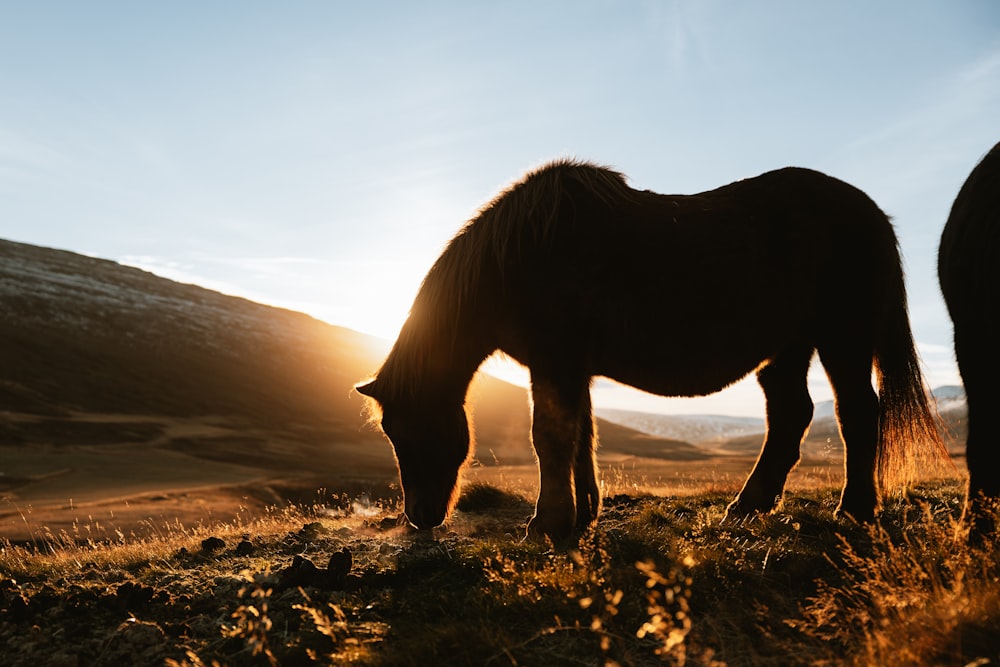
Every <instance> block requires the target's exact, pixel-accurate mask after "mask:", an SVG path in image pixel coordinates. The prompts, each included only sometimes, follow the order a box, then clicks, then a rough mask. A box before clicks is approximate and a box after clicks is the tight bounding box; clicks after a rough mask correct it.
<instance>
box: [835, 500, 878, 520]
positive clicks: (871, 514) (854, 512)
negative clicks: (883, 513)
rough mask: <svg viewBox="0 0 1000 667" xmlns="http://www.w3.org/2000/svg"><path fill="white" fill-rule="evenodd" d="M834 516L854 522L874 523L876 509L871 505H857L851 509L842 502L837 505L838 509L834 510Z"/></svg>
mask: <svg viewBox="0 0 1000 667" xmlns="http://www.w3.org/2000/svg"><path fill="white" fill-rule="evenodd" d="M833 518H834V519H838V520H840V519H843V520H847V521H853V522H854V523H874V522H875V510H874V508H871V507H856V508H854V509H851V508H849V507H845V506H844V505H843V504H841V505H838V506H837V509H835V510H833Z"/></svg>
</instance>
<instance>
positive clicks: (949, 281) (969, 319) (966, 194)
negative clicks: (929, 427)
mask: <svg viewBox="0 0 1000 667" xmlns="http://www.w3.org/2000/svg"><path fill="white" fill-rule="evenodd" d="M938 277H939V279H940V283H941V292H942V294H943V296H944V299H945V303H946V304H947V307H948V312H949V314H950V315H951V319H952V321H953V323H954V326H955V354H956V357H957V359H958V364H959V369H960V370H961V372H962V379H963V382H964V384H965V385H966V391H967V392H968V393H969V394H970V396H971V395H972V394H979V393H980V392H988V393H990V395H994V396H998V397H1000V390H998V389H995V388H994V387H995V386H996V382H995V373H996V372H997V371H1000V357H998V356H997V355H996V352H995V349H994V345H995V340H994V334H993V332H994V331H995V329H994V327H995V326H996V324H995V323H996V321H997V318H998V316H1000V144H997V145H996V146H994V147H993V149H992V150H991V151H990V152H989V153H987V155H986V156H985V157H984V158H983V160H982V161H981V162H980V163H979V164H978V165H977V166H976V167H975V168H974V169H973V170H972V172H971V173H970V174H969V176H968V178H967V179H966V181H965V183H964V184H963V185H962V188H961V190H960V191H959V193H958V196H957V197H956V198H955V202H954V204H953V205H952V209H951V213H950V214H949V216H948V221H947V223H946V224H945V227H944V231H943V232H942V234H941V245H940V248H939V251H938ZM973 400H974V399H973Z"/></svg>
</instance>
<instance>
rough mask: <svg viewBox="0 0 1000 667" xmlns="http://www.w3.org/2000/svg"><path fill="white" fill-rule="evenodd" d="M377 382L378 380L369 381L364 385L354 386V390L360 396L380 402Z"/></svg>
mask: <svg viewBox="0 0 1000 667" xmlns="http://www.w3.org/2000/svg"><path fill="white" fill-rule="evenodd" d="M377 382H378V380H369V381H368V382H365V383H364V384H356V385H354V390H355V391H356V392H358V393H359V394H361V395H362V396H367V397H369V398H374V399H376V400H378V387H377V386H376V383H377Z"/></svg>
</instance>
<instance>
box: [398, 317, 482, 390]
mask: <svg viewBox="0 0 1000 667" xmlns="http://www.w3.org/2000/svg"><path fill="white" fill-rule="evenodd" d="M422 334H424V335H425V334H426V332H414V331H412V330H411V331H404V335H401V336H400V338H399V340H397V341H396V345H395V346H394V348H393V350H392V352H390V354H389V357H388V359H386V364H385V365H384V366H383V367H382V371H381V372H380V373H379V375H380V376H382V375H385V376H386V377H384V378H383V379H384V380H387V381H388V383H389V384H390V385H391V386H393V387H394V388H395V389H396V392H398V393H399V394H401V395H403V394H410V395H411V396H414V397H416V396H420V397H424V398H425V399H426V400H428V401H430V402H432V403H433V402H435V401H440V400H445V401H459V402H462V401H464V400H465V394H466V391H467V390H468V387H469V383H470V382H472V377H473V375H475V373H476V371H477V370H478V369H479V366H480V365H481V364H482V363H483V361H484V360H485V359H486V357H488V356H489V355H490V354H492V353H493V351H494V350H493V349H489V345H488V344H479V345H477V344H475V343H476V341H477V337H475V336H466V335H462V334H457V335H454V336H451V335H449V336H447V337H446V339H445V340H440V339H433V340H431V339H427V338H425V337H424V335H422Z"/></svg>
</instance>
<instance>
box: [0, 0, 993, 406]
mask: <svg viewBox="0 0 1000 667" xmlns="http://www.w3.org/2000/svg"><path fill="white" fill-rule="evenodd" d="M0 62H3V63H4V64H3V65H2V66H0V99H2V100H3V104H2V105H0V237H3V238H7V239H12V240H17V241H23V242H28V243H34V244H38V245H44V246H51V247H57V248H64V249H68V250H73V251H77V252H85V253H89V254H93V255H97V256H100V257H105V258H109V259H114V260H118V261H122V262H127V263H131V264H136V265H140V266H143V267H145V268H148V269H151V270H154V271H156V272H158V273H160V274H162V275H165V276H168V277H172V278H177V279H181V280H184V281H187V282H195V283H199V284H202V285H205V286H208V287H212V288H216V289H220V290H222V291H225V292H228V293H232V294H239V295H243V296H248V297H250V298H253V299H255V300H258V301H263V302H266V303H273V304H277V305H282V306H286V307H291V308H295V309H298V310H303V311H305V312H308V313H310V314H312V315H315V316H317V317H319V318H321V319H324V320H326V321H328V322H330V323H333V324H338V325H343V326H348V327H351V328H354V329H358V330H360V331H364V332H368V333H374V334H377V335H381V336H384V337H387V338H392V337H393V336H394V335H395V333H396V331H397V330H398V327H399V325H400V324H401V322H402V320H403V319H404V317H405V315H406V311H407V308H408V306H409V303H410V300H411V299H412V297H413V294H414V293H415V291H416V288H417V286H418V284H419V281H420V279H421V278H422V277H423V274H424V273H425V272H426V270H427V268H428V267H429V266H430V264H431V263H432V262H433V260H434V258H435V257H436V256H437V254H438V253H439V252H440V250H441V248H442V246H443V244H444V243H445V242H446V241H447V240H448V238H450V236H451V235H452V234H453V233H454V232H455V231H456V230H457V229H458V228H459V226H460V225H461V224H462V223H463V222H464V221H465V220H467V219H468V218H469V217H470V216H471V215H473V214H474V212H475V211H476V209H477V208H478V207H479V206H480V205H481V204H482V203H484V202H485V201H487V200H489V199H490V198H491V197H492V196H493V195H494V194H495V193H496V191H497V190H498V189H500V188H501V187H503V186H504V185H505V184H506V183H508V182H509V181H511V180H512V179H515V178H517V177H518V176H519V175H520V174H521V173H523V172H524V171H525V170H527V169H530V168H532V167H535V166H537V165H539V164H540V163H542V162H544V161H546V160H549V159H552V158H556V157H561V156H573V157H577V158H581V159H589V160H594V161H597V162H601V163H604V164H608V165H611V166H613V167H615V168H617V169H619V170H621V171H623V172H625V173H626V174H627V175H628V176H629V178H630V180H631V181H632V183H633V185H635V186H636V187H639V188H648V189H652V190H657V191H661V192H678V193H687V192H696V191H700V190H706V189H710V188H713V187H716V186H718V185H721V184H723V183H727V182H730V181H733V180H736V179H739V178H744V177H748V176H753V175H756V174H758V173H761V172H763V171H767V170H769V169H774V168H777V167H782V166H786V165H799V166H806V167H812V168H815V169H819V170H821V171H825V172H827V173H829V174H831V175H834V176H837V177H839V178H842V179H844V180H846V181H848V182H851V183H853V184H854V185H856V186H858V187H860V188H861V189H863V190H865V191H866V192H867V193H868V194H869V195H871V196H872V197H873V198H874V199H875V201H876V202H878V203H879V205H880V206H882V208H883V209H885V210H886V211H887V212H888V213H889V214H890V215H892V216H893V218H894V220H895V223H896V228H897V232H898V235H899V237H900V240H901V245H902V250H903V254H904V261H905V263H906V268H907V272H908V274H907V276H908V287H909V290H910V308H911V317H912V321H913V328H914V334H915V336H916V338H917V340H918V342H919V344H920V349H921V353H922V355H923V358H924V361H925V364H926V366H927V369H928V371H929V375H930V379H931V382H932V383H933V384H935V385H940V384H946V383H955V382H957V373H956V371H955V368H954V364H953V362H952V353H951V349H950V344H951V326H950V323H949V321H948V319H947V315H946V313H945V310H944V306H943V302H942V301H941V298H940V296H939V290H938V288H937V279H936V273H935V253H936V248H937V242H938V238H939V235H940V230H941V227H942V225H943V224H944V221H945V219H946V217H947V214H948V210H949V208H950V206H951V202H952V200H953V199H954V197H955V194H957V192H958V188H959V187H960V185H961V183H962V181H963V180H964V179H965V177H966V175H967V174H968V172H969V171H970V170H971V169H972V167H973V166H974V165H975V163H976V162H977V161H978V160H979V158H980V157H981V156H982V155H983V154H984V153H985V152H986V151H987V150H988V149H989V148H990V147H991V146H992V145H993V144H994V143H996V142H997V141H998V140H1000V4H998V3H997V2H995V0H978V1H974V0H957V1H954V2H921V1H884V2H870V1H853V0H851V1H843V2H836V3H833V2H830V3H820V2H800V1H792V0H789V1H783V2H778V1H767V0H765V1H763V2H752V3H741V2H734V1H728V2H721V1H712V0H706V1H700V2H694V1H692V2H653V1H648V2H627V1H617V2H611V1H607V2H596V1H587V0H583V1H579V0H577V1H574V2H539V0H532V1H530V2H517V1H515V2H489V3H488V2H462V3H459V2H451V3H447V2H423V3H403V2H399V3H394V2H369V3H356V2H351V3H349V2H336V1H324V2H296V1H290V2H283V3H274V2H249V1H244V2H221V1H220V2H183V1H181V2H172V3H135V2H100V1H96V2H86V3H83V2H62V3H58V2H46V1H45V0H40V1H37V2H30V3H29V2H0ZM651 307H657V306H654V304H651ZM658 307H667V308H668V307H669V304H661V305H659V306H658ZM678 325H679V326H682V325H683V323H678ZM816 375H817V377H816V379H815V382H814V386H815V391H814V395H815V397H816V398H817V399H824V398H827V397H828V395H829V392H828V390H827V389H826V387H825V381H824V380H823V378H822V375H821V373H817V374H816ZM595 395H596V397H597V401H598V402H600V403H604V404H607V405H615V406H616V407H633V408H638V409H656V410H662V411H668V412H724V413H730V414H761V407H760V405H761V403H760V393H759V391H758V390H757V388H756V386H755V385H753V383H752V382H750V383H746V384H744V385H740V386H738V387H737V388H734V389H731V390H728V391H727V392H724V393H723V394H720V395H718V396H716V397H714V398H712V399H705V400H685V401H662V400H658V401H655V402H652V401H650V400H649V399H647V398H646V397H644V396H639V395H637V394H632V393H628V394H623V393H622V392H620V391H617V390H612V389H610V388H609V387H607V386H606V385H604V384H601V385H600V386H599V387H598V388H597V389H596V391H595Z"/></svg>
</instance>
